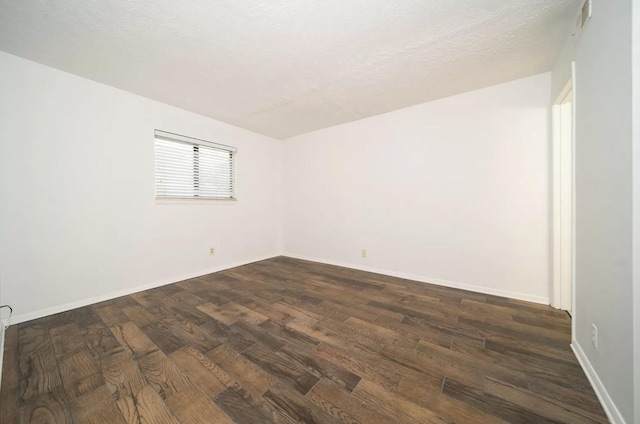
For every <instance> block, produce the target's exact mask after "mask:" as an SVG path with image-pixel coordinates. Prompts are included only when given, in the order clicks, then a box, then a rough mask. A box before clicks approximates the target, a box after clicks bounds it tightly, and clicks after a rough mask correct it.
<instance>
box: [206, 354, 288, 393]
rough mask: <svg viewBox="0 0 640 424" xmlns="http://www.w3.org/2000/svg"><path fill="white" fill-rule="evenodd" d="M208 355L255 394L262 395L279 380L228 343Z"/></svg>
mask: <svg viewBox="0 0 640 424" xmlns="http://www.w3.org/2000/svg"><path fill="white" fill-rule="evenodd" d="M207 356H208V357H209V359H211V361H212V362H213V363H214V364H216V365H217V366H219V367H220V368H222V369H223V370H225V371H226V372H227V373H228V374H229V375H230V376H232V377H233V378H234V379H236V380H237V381H238V382H240V384H242V385H243V386H244V387H245V388H246V389H247V390H249V392H251V393H252V394H253V395H255V396H261V395H262V393H264V392H265V390H267V388H269V386H271V384H273V383H275V382H276V381H277V378H276V377H274V376H273V375H271V374H269V373H268V372H266V371H265V370H263V369H262V368H260V367H259V366H258V365H256V364H254V363H253V362H251V361H249V360H248V359H246V358H245V357H244V356H242V355H240V354H239V353H237V352H236V351H234V350H233V349H230V348H228V347H227V346H226V345H222V346H220V347H217V348H215V349H214V350H212V351H211V352H209V353H207Z"/></svg>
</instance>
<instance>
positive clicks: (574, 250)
mask: <svg viewBox="0 0 640 424" xmlns="http://www.w3.org/2000/svg"><path fill="white" fill-rule="evenodd" d="M577 89H578V88H577V81H576V62H575V60H574V61H572V62H571V95H572V96H573V98H572V99H571V104H572V105H573V106H572V107H573V111H572V117H571V119H572V120H573V123H572V128H571V138H572V143H573V146H572V148H571V152H572V155H573V157H572V159H571V162H572V163H573V166H572V167H571V172H573V175H572V176H571V181H572V184H573V186H572V187H571V193H572V195H571V196H572V197H571V209H572V210H571V237H572V238H573V241H572V243H571V250H572V255H571V261H572V263H571V269H572V272H571V285H572V287H571V339H574V338H575V337H576V331H577V330H576V321H577V319H578V311H577V308H576V292H577V291H578V280H577V279H576V274H577V269H578V268H577V266H576V257H577V253H578V249H577V244H576V168H577V164H576V149H577V144H576V136H577V134H576V129H577V126H576V117H577V116H578V103H577V102H576V99H577V97H576V91H577Z"/></svg>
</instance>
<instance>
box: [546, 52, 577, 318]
mask: <svg viewBox="0 0 640 424" xmlns="http://www.w3.org/2000/svg"><path fill="white" fill-rule="evenodd" d="M574 81H575V62H572V64H571V79H569V81H567V83H566V84H565V86H564V88H563V90H562V91H561V92H560V94H559V95H558V97H557V98H556V99H555V101H554V103H553V105H552V130H553V133H552V152H551V153H552V188H553V199H552V200H553V201H552V217H553V220H552V225H553V226H552V252H553V253H552V290H551V306H553V307H555V308H558V309H565V310H570V311H571V314H572V315H575V292H576V290H575V288H576V279H575V269H576V266H575V260H576V255H575V252H576V246H575V206H576V205H575V140H576V134H575V133H576V110H575V109H576V107H575V105H576V102H575V99H576V90H575V84H574ZM569 95H570V96H571V97H570V101H571V124H570V125H571V141H570V143H571V155H570V156H569V157H566V155H565V156H564V157H563V156H562V155H561V153H560V152H561V141H562V139H563V138H562V126H561V122H562V108H563V107H566V106H563V105H564V104H566V103H567V97H568V96H569ZM562 161H569V164H570V166H571V194H570V196H571V199H570V200H571V209H570V216H571V217H570V225H569V228H567V227H566V225H565V226H564V227H563V226H562V225H561V223H562V209H561V204H562V201H563V198H562V196H561V193H562V189H561V187H562V183H561V182H562V179H561V177H560V175H561V169H562V166H561V164H562V163H563V162H562ZM565 166H566V162H565ZM566 231H570V236H569V237H570V250H571V251H570V252H566V251H564V249H566V247H563V245H562V242H561V241H562V236H563V233H564V232H566ZM567 254H569V255H570V257H571V262H570V263H571V265H570V266H571V278H570V282H569V283H570V285H571V296H570V298H569V299H567V296H566V295H565V296H564V298H563V286H562V284H563V279H562V274H563V273H562V258H563V257H566V255H567Z"/></svg>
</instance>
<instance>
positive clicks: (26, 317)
mask: <svg viewBox="0 0 640 424" xmlns="http://www.w3.org/2000/svg"><path fill="white" fill-rule="evenodd" d="M276 256H280V254H279V253H278V254H273V255H267V256H262V257H258V258H253V259H249V260H245V261H238V262H233V263H230V264H225V265H220V266H217V267H214V268H208V269H203V270H200V271H195V272H190V273H188V274H184V275H179V276H175V277H171V278H166V279H163V280H159V281H154V282H153V283H149V284H143V285H140V286H135V287H131V288H127V289H124V290H118V291H114V292H109V293H105V294H101V295H99V296H95V297H91V298H88V299H82V300H77V301H75V302H70V303H66V304H64V305H59V306H53V307H51V308H45V309H39V310H37V311H33V312H28V313H26V314H20V315H15V316H14V317H13V318H12V319H11V323H12V324H20V323H21V322H26V321H31V320H33V319H38V318H42V317H45V316H47V315H53V314H58V313H60V312H65V311H70V310H72V309H76V308H81V307H83V306H88V305H93V304H94V303H99V302H104V301H105V300H111V299H115V298H117V297H121V296H127V295H130V294H133V293H138V292H141V291H144V290H149V289H153V288H156V287H160V286H165V285H167V284H172V283H177V282H179V281H183V280H188V279H190V278H195V277H200V276H202V275H207V274H211V273H213V272H218V271H224V270H225V269H230V268H235V267H238V266H242V265H247V264H250V263H253V262H258V261H263V260H265V259H271V258H275V257H276Z"/></svg>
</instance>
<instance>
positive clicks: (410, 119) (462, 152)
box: [283, 74, 550, 303]
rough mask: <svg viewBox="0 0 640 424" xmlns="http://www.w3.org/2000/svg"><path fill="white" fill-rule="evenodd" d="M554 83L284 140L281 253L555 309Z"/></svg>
mask: <svg viewBox="0 0 640 424" xmlns="http://www.w3.org/2000/svg"><path fill="white" fill-rule="evenodd" d="M549 84H550V76H549V74H542V75H538V76H534V77H530V78H526V79H522V80H518V81H513V82H510V83H506V84H502V85H499V86H494V87H490V88H486V89H482V90H478V91H474V92H470V93H466V94H461V95H458V96H454V97H450V98H446V99H442V100H437V101H434V102H430V103H425V104H422V105H418V106H414V107H410V108H407V109H402V110H398V111H395V112H391V113H387V114H384V115H379V116H375V117H372V118H368V119H364V120H361V121H356V122H352V123H348V124H344V125H340V126H336V127H332V128H328V129H324V130H320V131H316V132H313V133H309V134H305V135H301V136H297V137H294V138H291V139H288V140H286V144H285V146H284V162H285V164H286V167H285V169H284V184H285V187H284V200H283V202H284V208H283V210H284V224H283V227H284V252H285V254H288V255H292V256H298V257H305V258H313V259H316V260H320V261H324V262H331V263H338V264H345V265H348V266H352V267H360V268H367V269H375V270H379V271H381V272H384V273H388V274H395V275H403V276H410V277H413V278H415V279H420V280H426V281H432V282H436V283H444V284H448V285H453V286H459V287H464V288H468V289H472V290H478V291H484V292H489V293H496V294H503V295H507V296H512V297H517V298H523V299H528V300H533V301H538V302H543V303H548V300H549V291H550V251H549V249H550V238H549V225H550V224H549V222H550V221H549V219H550V217H549V216H550V203H549V202H550V200H549V199H550V181H549V174H550V169H549V154H550V153H549V105H550V100H549V89H550V85H549ZM363 248H365V249H367V251H368V257H367V258H366V259H364V258H362V257H361V249H363Z"/></svg>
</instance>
